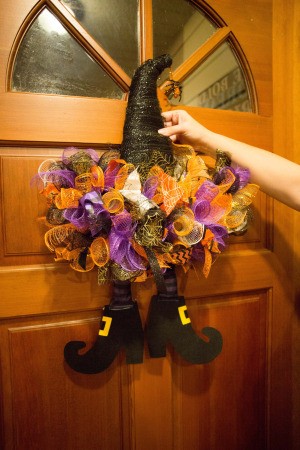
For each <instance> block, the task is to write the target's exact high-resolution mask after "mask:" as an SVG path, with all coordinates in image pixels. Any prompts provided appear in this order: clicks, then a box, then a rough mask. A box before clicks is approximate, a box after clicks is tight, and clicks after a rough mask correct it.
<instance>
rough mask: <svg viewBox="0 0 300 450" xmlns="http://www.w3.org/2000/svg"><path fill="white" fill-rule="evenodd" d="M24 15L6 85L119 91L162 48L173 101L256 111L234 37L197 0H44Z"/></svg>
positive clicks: (117, 94)
mask: <svg viewBox="0 0 300 450" xmlns="http://www.w3.org/2000/svg"><path fill="white" fill-rule="evenodd" d="M27 23H28V25H27V26H26V27H25V29H24V28H23V29H22V30H21V31H20V34H19V38H18V39H17V42H16V45H17V46H18V47H17V50H16V51H15V52H13V53H12V54H15V59H14V62H13V64H12V65H11V66H12V73H11V74H10V90H11V91H14V92H33V93H46V94H56V95H71V96H82V97H98V98H112V99H122V98H123V97H124V95H126V93H127V92H128V87H129V85H130V79H131V76H132V75H133V73H134V70H135V69H136V68H137V67H138V65H139V64H140V63H141V62H142V61H143V60H145V59H147V58H151V57H153V56H154V57H155V56H158V55H160V54H163V53H169V54H170V55H171V56H172V58H173V67H172V72H173V78H174V79H175V80H176V81H179V82H180V83H181V84H182V86H183V91H182V98H181V104H184V105H187V106H198V107H205V108H216V109H230V110H237V111H248V112H256V100H255V93H254V89H253V83H252V81H251V80H252V78H251V73H250V70H249V68H248V66H247V64H246V62H245V59H244V58H243V53H242V51H241V49H240V48H239V46H238V43H237V42H236V40H235V39H234V36H233V34H232V33H231V30H230V28H229V27H228V26H226V24H224V23H223V22H222V21H221V19H220V18H219V17H217V16H216V15H214V14H212V13H211V11H209V10H208V7H206V9H204V6H203V5H202V6H200V2H199V3H198V2H196V1H187V0H172V2H170V1H169V0H152V1H151V0H141V1H138V0H127V1H126V2H125V1H123V2H120V1H119V0H101V1H99V0H62V1H58V0H51V1H50V2H47V5H45V4H44V3H42V4H41V6H40V8H39V10H38V11H36V10H35V11H33V12H32V17H30V18H28V21H27ZM168 76H169V73H168V72H167V71H166V73H163V74H162V77H161V79H160V80H159V84H160V86H163V85H164V84H166V80H167V78H168ZM177 101H178V100H174V98H173V99H171V100H170V102H171V103H172V104H176V102H177Z"/></svg>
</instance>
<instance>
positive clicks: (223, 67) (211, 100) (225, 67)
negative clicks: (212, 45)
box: [171, 42, 253, 112]
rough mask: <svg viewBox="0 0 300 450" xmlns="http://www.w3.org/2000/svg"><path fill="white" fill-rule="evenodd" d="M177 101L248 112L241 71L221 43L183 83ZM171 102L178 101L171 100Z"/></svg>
mask: <svg viewBox="0 0 300 450" xmlns="http://www.w3.org/2000/svg"><path fill="white" fill-rule="evenodd" d="M182 88H183V89H182V97H181V103H182V104H184V105H189V106H198V107H202V108H214V109H228V110H234V111H245V112H251V111H252V110H253V109H252V105H251V101H250V97H249V93H248V90H247V85H246V82H245V78H244V74H243V71H242V69H241V68H240V65H239V62H238V60H237V59H236V57H235V55H234V53H233V51H232V49H231V47H230V45H229V44H228V43H227V42H225V43H223V44H222V45H221V46H220V47H219V48H218V49H217V50H215V52H214V53H213V54H212V55H211V56H210V57H209V58H207V60H206V61H205V62H203V63H202V64H201V65H200V66H199V67H198V69H196V70H195V71H194V72H193V73H192V74H191V75H190V76H189V77H188V78H187V79H186V80H185V81H184V82H183V83H182ZM171 103H172V104H177V105H178V101H176V100H174V99H172V101H171Z"/></svg>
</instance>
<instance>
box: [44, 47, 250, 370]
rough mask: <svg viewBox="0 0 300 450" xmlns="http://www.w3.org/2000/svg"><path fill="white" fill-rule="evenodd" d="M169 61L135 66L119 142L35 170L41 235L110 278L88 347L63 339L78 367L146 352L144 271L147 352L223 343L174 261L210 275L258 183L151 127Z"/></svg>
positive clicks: (205, 350) (223, 159)
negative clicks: (193, 309) (136, 292)
mask: <svg viewBox="0 0 300 450" xmlns="http://www.w3.org/2000/svg"><path fill="white" fill-rule="evenodd" d="M171 63H172V60H171V57H170V56H169V55H162V56H160V57H158V58H155V59H153V60H148V61H146V62H145V63H143V64H142V65H141V66H140V67H139V68H138V69H137V70H136V72H135V74H134V76H133V79H132V83H131V87H130V93H129V98H128V105H127V110H126V119H125V124H124V130H123V142H122V144H121V146H120V149H119V151H115V150H114V151H113V150H112V151H108V152H105V153H104V154H103V155H102V156H101V157H100V158H99V156H98V154H97V153H96V152H95V151H94V150H92V149H89V150H84V151H83V150H78V149H75V148H68V149H66V150H65V151H64V153H63V156H62V160H61V161H58V162H57V161H56V162H53V160H51V161H50V162H48V163H47V162H45V163H43V164H42V165H41V167H40V170H39V177H40V179H41V180H42V181H43V191H42V193H43V194H44V195H45V196H46V197H47V200H48V204H49V209H48V213H47V217H46V220H47V223H48V226H49V227H50V229H49V230H48V231H47V232H46V234H45V242H46V245H47V246H48V248H49V249H50V250H52V251H54V252H55V253H56V258H57V259H58V260H62V259H63V260H67V261H69V263H70V265H71V267H72V268H73V269H74V270H78V271H81V272H85V271H89V270H92V269H93V268H94V267H95V266H97V267H98V282H99V284H101V283H105V282H111V283H112V287H113V292H112V298H111V301H110V303H109V305H106V306H105V307H104V310H103V315H102V319H101V323H100V329H99V334H98V336H97V339H96V342H95V343H94V345H93V346H92V348H90V349H89V350H88V351H87V352H85V353H83V354H81V353H80V354H79V353H78V352H79V350H81V349H83V348H84V347H85V346H86V344H85V343H84V342H81V341H71V342H69V343H67V344H66V346H65V349H64V356H65V360H66V362H67V363H68V365H69V366H70V367H71V368H72V369H74V370H75V371H77V372H81V373H89V374H92V373H99V372H102V371H104V370H105V369H106V368H107V367H109V365H110V364H111V363H112V362H113V360H114V359H115V357H116V355H117V354H118V352H119V350H120V349H121V348H124V349H125V352H126V362H127V363H132V364H135V363H141V362H142V361H143V348H144V331H143V327H142V322H141V319H140V315H139V310H138V305H137V302H135V301H133V300H132V296H131V283H132V282H143V281H145V280H146V279H147V278H148V277H153V278H154V280H155V283H156V286H157V290H158V294H157V295H156V296H154V297H153V298H152V300H151V304H150V307H149V313H148V320H147V326H146V333H145V334H146V338H147V341H148V346H149V354H150V357H153V358H157V357H162V356H165V354H166V346H167V344H171V345H172V346H173V348H174V349H175V351H176V352H177V353H179V354H180V355H181V356H182V357H183V358H184V359H185V360H187V361H188V362H190V363H193V364H204V363H208V362H210V361H212V360H213V359H214V358H216V357H217V356H218V354H219V353H220V352H221V350H222V336H221V334H220V332H219V331H218V330H216V329H215V328H211V327H206V328H204V329H203V330H202V332H203V334H204V335H205V336H206V337H207V338H208V340H203V339H201V338H200V337H199V336H198V335H197V334H196V332H195V331H194V329H193V327H192V325H191V320H190V319H189V317H188V312H187V306H186V304H185V300H184V297H182V296H178V293H177V280H176V273H175V267H176V266H182V267H183V269H184V270H185V271H187V270H188V269H189V267H190V264H191V262H192V261H193V260H194V261H195V260H196V261H201V262H202V263H203V273H204V275H205V276H207V275H208V273H209V270H210V266H211V263H212V261H213V259H214V257H215V256H216V255H217V254H218V253H220V251H221V250H222V248H223V247H224V246H225V243H224V238H225V237H226V236H227V235H228V234H229V233H232V232H237V231H243V230H245V229H246V228H247V222H248V215H249V205H250V203H251V202H252V200H253V198H254V197H255V194H256V192H257V190H258V187H257V186H255V185H252V184H248V181H249V177H250V175H249V172H248V171H246V170H244V169H241V168H232V167H231V165H230V160H229V158H228V157H227V156H226V155H224V154H223V153H221V152H219V153H218V157H217V161H216V165H215V168H210V169H208V168H207V167H206V165H205V163H204V161H203V160H202V158H201V157H200V156H199V155H197V154H196V152H195V151H194V149H192V148H191V147H188V146H177V145H175V144H173V143H172V141H171V140H170V139H168V138H166V137H164V136H162V135H160V134H159V133H158V132H157V130H158V129H160V128H162V127H163V119H162V116H161V110H160V106H159V102H158V98H157V91H156V89H157V87H156V83H157V79H158V77H159V75H160V74H161V73H162V71H163V70H164V69H166V68H168V67H170V66H171Z"/></svg>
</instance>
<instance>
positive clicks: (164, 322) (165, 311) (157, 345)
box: [146, 271, 223, 364]
mask: <svg viewBox="0 0 300 450" xmlns="http://www.w3.org/2000/svg"><path fill="white" fill-rule="evenodd" d="M174 277H175V279H174ZM165 281H166V286H167V291H168V292H169V293H170V295H169V296H168V294H167V295H162V294H160V295H156V296H154V297H152V300H151V304H150V307H149V314H148V323H147V327H146V337H147V341H148V347H149V354H150V356H151V357H152V358H159V357H163V356H166V345H167V344H171V345H172V346H173V347H174V349H175V351H176V352H177V353H179V354H180V355H181V356H182V358H184V359H185V360H186V361H188V362H190V363H192V364H205V363H208V362H210V361H212V360H213V359H214V358H216V356H218V355H219V353H220V352H221V350H222V345H223V340H222V335H221V333H220V332H219V331H218V330H216V329H215V328H211V327H205V328H204V329H203V330H202V332H203V333H204V334H205V335H206V336H207V337H208V338H209V341H208V342H206V341H204V340H203V339H201V338H200V337H199V336H198V335H197V334H196V333H195V331H194V330H193V327H192V325H191V320H190V318H189V317H188V314H187V307H186V304H185V300H184V297H180V296H178V295H177V284H176V275H175V272H173V275H172V272H171V271H169V272H168V274H167V276H166V277H165ZM175 287H176V288H175Z"/></svg>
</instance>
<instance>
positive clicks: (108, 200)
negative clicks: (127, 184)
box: [102, 189, 124, 214]
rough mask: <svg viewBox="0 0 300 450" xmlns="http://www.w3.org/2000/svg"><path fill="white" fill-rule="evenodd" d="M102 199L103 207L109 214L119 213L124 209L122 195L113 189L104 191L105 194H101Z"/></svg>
mask: <svg viewBox="0 0 300 450" xmlns="http://www.w3.org/2000/svg"><path fill="white" fill-rule="evenodd" d="M102 201H103V206H104V208H105V209H106V210H107V211H108V212H110V213H111V214H117V213H120V212H122V211H123V209H124V198H123V195H122V194H120V193H119V192H118V191H116V190H114V189H112V190H111V191H109V192H106V194H104V195H103V196H102Z"/></svg>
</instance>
